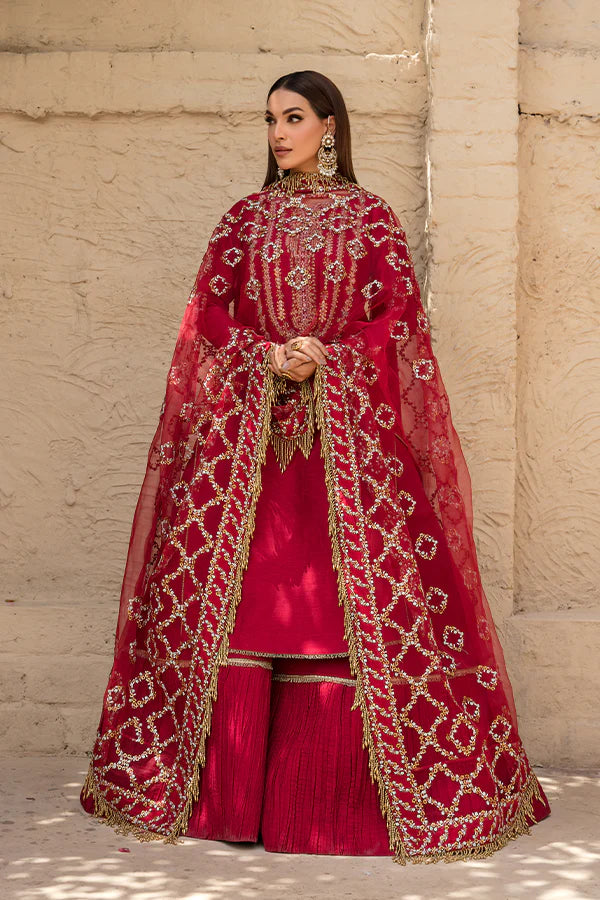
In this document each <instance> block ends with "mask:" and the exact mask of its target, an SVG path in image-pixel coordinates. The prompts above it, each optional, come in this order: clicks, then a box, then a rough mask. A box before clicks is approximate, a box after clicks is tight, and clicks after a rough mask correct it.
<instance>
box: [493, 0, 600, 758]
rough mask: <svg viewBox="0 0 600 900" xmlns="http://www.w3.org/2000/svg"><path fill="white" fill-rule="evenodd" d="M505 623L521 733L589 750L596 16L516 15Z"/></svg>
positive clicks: (599, 290) (559, 753) (591, 6)
mask: <svg viewBox="0 0 600 900" xmlns="http://www.w3.org/2000/svg"><path fill="white" fill-rule="evenodd" d="M521 42H522V44H521V50H520V85H519V100H520V109H521V115H520V123H519V172H520V214H519V241H520V255H519V273H518V274H519V277H518V307H517V331H518V364H517V396H518V405H517V418H516V438H517V472H516V476H517V477H516V497H515V527H514V533H515V585H514V588H515V594H514V611H515V615H514V617H513V619H512V620H511V632H510V633H511V643H510V646H511V649H512V651H513V652H512V657H513V658H514V661H515V674H516V678H517V680H518V684H519V685H520V689H519V692H518V696H519V700H520V711H521V715H522V718H523V721H524V723H525V724H524V735H525V737H526V739H527V740H528V741H529V743H530V745H531V746H533V747H535V748H539V750H538V752H539V756H540V758H541V759H542V760H544V761H552V762H555V763H559V764H565V763H568V762H569V761H570V760H573V759H575V760H577V761H582V762H584V763H589V764H591V763H593V762H597V750H596V748H597V746H598V743H599V741H600V721H599V719H600V716H599V713H598V701H597V698H598V693H599V690H600V666H599V664H598V645H599V640H600V598H599V586H600V563H599V560H600V513H599V511H598V509H599V506H598V487H597V483H598V471H599V468H600V444H599V437H600V328H599V325H600V304H599V299H600V253H599V251H600V215H599V212H600V165H599V162H598V159H599V156H598V150H599V148H600V16H599V11H598V5H597V3H594V2H593V0H578V2H577V3H575V4H573V3H568V2H566V0H546V2H544V3H539V2H533V0H529V2H523V3H522V4H521Z"/></svg>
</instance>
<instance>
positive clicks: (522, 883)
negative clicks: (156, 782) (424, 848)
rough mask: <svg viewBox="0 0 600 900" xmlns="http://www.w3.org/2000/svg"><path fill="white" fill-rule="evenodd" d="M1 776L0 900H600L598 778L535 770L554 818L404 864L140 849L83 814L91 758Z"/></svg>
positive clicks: (158, 846) (44, 763)
mask: <svg viewBox="0 0 600 900" xmlns="http://www.w3.org/2000/svg"><path fill="white" fill-rule="evenodd" d="M2 768H3V775H4V784H3V786H2V800H3V803H2V813H1V815H2V819H1V820H0V828H1V835H2V843H1V848H2V865H3V881H4V884H3V886H2V888H1V889H0V897H1V898H2V900H40V898H45V900H80V898H81V900H83V898H88V897H94V898H98V900H120V898H126V900H225V898H227V900H238V898H263V897H265V898H280V897H286V898H287V897H300V898H304V900H312V898H327V900H338V898H339V900H387V898H394V900H520V898H527V900H579V898H594V900H600V777H594V775H593V774H590V773H589V772H588V773H578V772H560V771H556V770H550V769H543V770H542V769H540V770H537V771H538V776H539V778H540V781H541V783H542V785H543V787H544V789H545V790H546V792H547V794H548V797H549V799H550V802H551V804H552V816H551V817H550V818H549V819H547V820H546V821H544V822H541V823H540V824H538V825H537V826H536V827H535V828H533V829H532V831H531V834H530V835H528V836H523V837H521V838H520V839H519V840H518V841H513V842H511V843H510V844H509V846H508V847H506V848H504V849H503V850H501V851H499V852H498V853H496V854H494V855H493V856H492V857H490V858H489V859H486V860H482V861H480V862H460V863H452V864H450V865H448V864H445V863H439V864H436V865H409V866H405V867H404V866H399V865H397V864H394V863H393V862H392V861H391V858H389V857H388V858H385V857H339V856H303V855H296V854H283V853H265V851H264V849H263V847H262V845H255V844H247V843H244V844H233V843H226V842H222V841H196V840H192V839H191V838H185V839H184V843H182V844H180V845H178V846H169V845H165V844H163V843H162V842H154V841H152V842H150V843H139V842H138V841H136V840H135V839H133V838H126V837H122V836H120V835H118V834H115V832H114V831H113V830H112V828H109V827H107V826H106V825H104V824H103V823H102V822H99V821H98V820H95V819H92V818H91V817H89V816H87V815H86V814H85V813H84V812H83V810H82V809H81V808H80V806H79V803H78V797H79V790H80V787H81V783H82V780H83V778H84V776H85V772H86V769H87V760H86V759H84V758H81V757H79V758H76V757H67V758H60V759H52V758H47V757H44V758H32V757H28V758H24V759H18V760H17V759H5V760H4V764H3V767H2ZM124 851H128V852H124Z"/></svg>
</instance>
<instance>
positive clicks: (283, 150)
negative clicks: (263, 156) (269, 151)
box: [275, 147, 292, 153]
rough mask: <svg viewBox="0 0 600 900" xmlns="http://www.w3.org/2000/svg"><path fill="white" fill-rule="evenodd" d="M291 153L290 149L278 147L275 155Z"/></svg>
mask: <svg viewBox="0 0 600 900" xmlns="http://www.w3.org/2000/svg"><path fill="white" fill-rule="evenodd" d="M291 152H292V150H291V147H278V148H277V149H276V150H275V153H291Z"/></svg>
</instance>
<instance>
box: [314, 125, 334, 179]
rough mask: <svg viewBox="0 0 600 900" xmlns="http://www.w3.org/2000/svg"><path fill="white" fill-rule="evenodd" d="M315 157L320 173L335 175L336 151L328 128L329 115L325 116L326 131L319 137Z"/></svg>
mask: <svg viewBox="0 0 600 900" xmlns="http://www.w3.org/2000/svg"><path fill="white" fill-rule="evenodd" d="M317 159H318V160H319V163H318V165H317V169H318V170H319V172H320V173H321V175H329V176H331V175H335V173H336V172H337V153H336V150H335V140H334V137H333V134H332V133H331V132H330V130H329V116H327V131H326V132H325V134H324V135H323V137H322V138H321V146H320V147H319V151H318V153H317Z"/></svg>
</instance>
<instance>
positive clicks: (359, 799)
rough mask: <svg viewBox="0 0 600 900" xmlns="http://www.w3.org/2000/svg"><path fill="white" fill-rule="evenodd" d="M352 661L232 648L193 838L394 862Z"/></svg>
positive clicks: (216, 711) (223, 672) (191, 831)
mask: <svg viewBox="0 0 600 900" xmlns="http://www.w3.org/2000/svg"><path fill="white" fill-rule="evenodd" d="M353 699H354V679H353V678H352V677H351V673H350V666H349V663H348V658H347V657H344V658H342V659H316V660H310V659H281V658H279V659H278V658H272V659H270V658H268V657H262V658H256V657H252V658H249V657H244V656H242V655H240V654H236V652H235V651H231V652H230V655H229V659H228V664H227V665H225V666H222V667H221V669H220V672H219V683H218V697H217V700H216V702H215V704H214V707H213V718H212V725H211V732H210V734H209V736H208V739H207V743H206V765H205V766H204V767H203V769H202V770H201V775H200V778H201V781H200V797H199V800H198V802H197V803H196V804H195V806H194V810H193V812H192V816H191V818H190V821H189V824H188V829H187V832H186V834H187V835H188V836H190V837H196V838H205V839H210V840H224V841H259V840H262V843H263V844H264V847H265V849H266V850H268V851H274V852H277V851H279V852H287V853H321V854H338V855H347V856H374V855H377V856H388V855H392V851H391V850H390V848H389V840H388V833H387V827H386V824H385V820H384V818H383V814H382V812H381V810H380V806H379V799H378V795H377V788H376V786H375V785H374V784H373V782H372V781H371V777H370V774H369V766H368V754H367V750H366V749H364V748H363V746H362V740H363V727H362V721H361V714H360V710H359V709H354V710H351V705H352V701H353Z"/></svg>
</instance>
